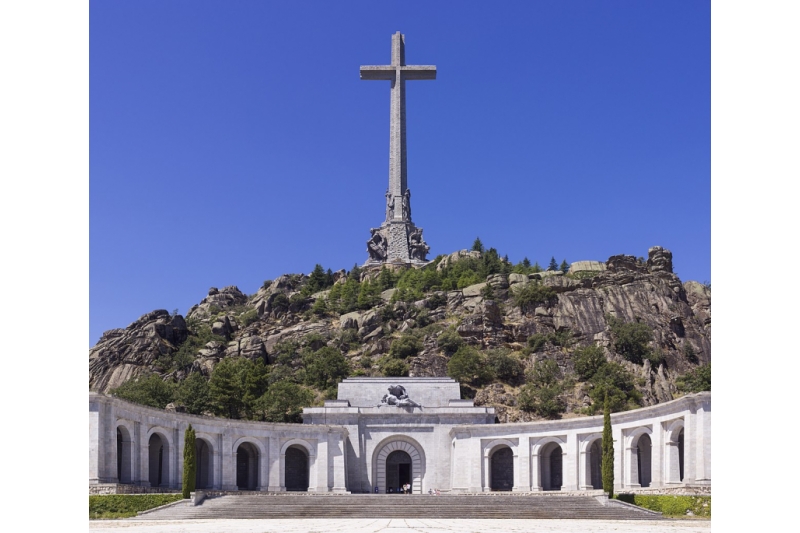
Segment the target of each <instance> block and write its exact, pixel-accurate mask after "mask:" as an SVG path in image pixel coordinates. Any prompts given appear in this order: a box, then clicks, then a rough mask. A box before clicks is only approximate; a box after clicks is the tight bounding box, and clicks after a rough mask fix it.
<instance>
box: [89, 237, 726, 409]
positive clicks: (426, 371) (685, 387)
mask: <svg viewBox="0 0 800 533" xmlns="http://www.w3.org/2000/svg"><path fill="white" fill-rule="evenodd" d="M473 244H474V246H473V250H472V251H467V250H463V251H461V252H457V253H454V254H451V255H449V256H439V257H437V258H436V259H435V260H434V261H432V262H431V263H429V264H428V265H426V266H423V267H419V268H417V267H413V268H412V267H407V266H396V265H384V266H381V267H363V268H362V267H358V266H354V267H353V268H352V269H351V270H350V271H349V272H348V271H345V270H340V271H338V272H335V273H334V272H332V271H331V270H330V269H325V268H324V267H323V266H322V265H319V264H318V265H316V266H315V267H314V269H313V270H312V272H311V273H310V274H309V275H307V276H306V275H301V274H291V275H284V276H280V277H279V278H277V279H275V280H270V281H269V282H265V283H264V285H263V286H262V287H261V288H260V289H259V290H258V292H256V293H255V294H253V295H250V296H247V295H244V294H243V293H241V291H239V290H238V289H237V288H236V287H225V288H223V289H221V290H217V289H215V288H212V289H211V290H210V291H209V295H208V296H207V297H206V298H205V299H204V300H203V301H202V302H201V303H200V304H198V305H196V306H194V307H193V308H192V309H191V310H190V312H189V313H188V315H187V318H186V320H185V321H184V318H183V317H182V316H180V315H178V314H177V313H175V312H173V313H172V314H170V313H168V312H166V311H161V310H159V311H154V312H151V313H148V314H147V315H144V316H143V317H142V318H140V319H139V320H138V321H136V322H135V323H133V324H131V325H130V326H128V328H126V329H119V330H112V331H110V332H106V333H105V334H104V335H103V338H102V339H101V340H100V342H99V343H98V344H97V346H95V347H94V348H93V349H92V350H91V351H90V365H89V366H90V388H92V389H94V390H100V391H103V392H111V393H112V394H114V395H116V396H118V397H120V398H124V399H127V400H130V401H133V402H136V403H140V404H144V405H149V406H152V407H157V408H164V407H166V406H167V405H169V404H173V405H174V406H175V408H176V409H178V410H183V411H186V412H189V413H193V414H208V415H216V416H224V417H229V418H240V419H251V420H266V421H273V422H300V421H301V412H302V407H305V406H312V405H320V404H321V402H322V401H323V400H324V399H325V398H330V397H333V396H334V395H335V394H336V384H337V383H338V382H340V381H341V380H342V379H344V378H346V377H347V376H350V375H357V376H408V375H411V376H444V375H449V376H451V377H453V378H455V379H457V380H459V381H460V382H461V383H462V385H463V388H462V391H463V393H464V394H465V395H466V396H468V397H474V398H475V399H476V402H478V403H479V404H482V405H492V406H494V407H495V408H496V409H497V413H498V418H499V419H500V420H501V421H524V420H535V419H539V418H557V417H562V416H575V415H578V414H593V413H597V412H598V411H599V410H600V409H602V407H603V404H604V400H605V398H606V397H608V403H609V409H610V410H611V411H612V412H614V411H619V410H625V409H631V408H635V407H639V406H642V405H652V404H654V403H659V402H663V401H668V400H670V399H672V398H674V397H675V395H679V394H684V393H691V392H697V391H703V390H710V340H709V339H710V289H708V288H706V287H703V286H702V285H700V284H697V283H694V282H687V284H686V290H683V289H682V288H681V282H680V280H679V279H678V278H677V276H675V275H674V274H672V273H671V254H670V256H669V258H668V257H667V256H666V255H664V254H663V251H662V250H663V249H660V248H658V249H652V250H651V255H652V257H651V258H650V259H648V260H647V261H643V260H637V259H636V258H635V257H633V256H614V257H612V258H610V259H609V261H608V263H607V270H603V271H591V272H587V271H580V270H578V271H577V272H574V273H569V274H566V275H565V274H564V272H565V271H568V270H569V265H567V264H566V261H563V262H562V263H561V265H558V264H556V261H555V258H554V257H553V258H552V259H551V261H550V264H549V265H548V267H549V268H551V267H553V271H551V272H550V273H542V269H541V267H539V265H538V263H537V262H534V263H533V264H531V261H530V260H529V259H528V258H524V259H523V260H522V261H520V262H519V263H517V264H512V263H510V262H509V261H508V259H507V257H504V256H501V255H500V254H499V253H498V252H497V250H495V249H494V248H491V247H485V246H484V245H483V243H482V242H480V239H476V242H475V243H473ZM653 254H655V255H653ZM658 254H661V255H658ZM667 259H669V261H667ZM651 264H652V265H658V268H657V270H654V272H652V273H651V272H650V271H649V270H648V269H649V268H650V266H649V265H651ZM479 284H480V285H479ZM691 284H693V285H691ZM345 315H346V316H345ZM145 332H147V333H145ZM120 365H127V366H128V368H126V369H125V370H124V371H122V372H120V371H115V369H118V368H119V367H120ZM118 376H134V377H133V378H132V379H129V380H128V381H126V382H121V381H118V379H119V378H118ZM489 389H491V390H493V391H495V392H492V393H489V392H483V391H489Z"/></svg>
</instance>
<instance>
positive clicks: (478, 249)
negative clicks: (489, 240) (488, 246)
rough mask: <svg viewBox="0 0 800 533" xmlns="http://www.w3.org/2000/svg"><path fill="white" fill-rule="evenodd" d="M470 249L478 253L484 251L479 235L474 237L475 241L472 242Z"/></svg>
mask: <svg viewBox="0 0 800 533" xmlns="http://www.w3.org/2000/svg"><path fill="white" fill-rule="evenodd" d="M472 251H473V252H480V253H483V252H484V251H485V248H484V247H483V243H482V242H481V238H480V237H476V238H475V242H473V243H472Z"/></svg>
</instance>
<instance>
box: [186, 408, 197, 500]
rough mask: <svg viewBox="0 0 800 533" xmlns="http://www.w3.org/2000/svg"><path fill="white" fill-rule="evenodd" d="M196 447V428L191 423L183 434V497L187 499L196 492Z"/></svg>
mask: <svg viewBox="0 0 800 533" xmlns="http://www.w3.org/2000/svg"><path fill="white" fill-rule="evenodd" d="M194 447H195V435H194V429H192V425H191V424H189V427H188V428H186V433H184V436H183V497H184V498H187V499H188V498H189V494H190V493H192V492H194V484H195V476H196V475H197V457H196V456H195V449H194Z"/></svg>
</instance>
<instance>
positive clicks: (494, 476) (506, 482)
mask: <svg viewBox="0 0 800 533" xmlns="http://www.w3.org/2000/svg"><path fill="white" fill-rule="evenodd" d="M490 461H491V465H490V467H489V468H490V469H491V479H490V481H489V487H490V488H491V489H492V490H498V491H510V490H511V489H513V488H514V452H512V451H511V448H509V447H508V446H503V447H502V448H500V449H496V450H495V451H494V452H493V453H492V457H491V460H490Z"/></svg>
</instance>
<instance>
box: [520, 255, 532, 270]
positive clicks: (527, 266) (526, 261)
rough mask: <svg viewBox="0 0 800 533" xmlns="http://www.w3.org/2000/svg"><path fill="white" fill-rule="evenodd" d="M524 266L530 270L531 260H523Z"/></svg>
mask: <svg viewBox="0 0 800 533" xmlns="http://www.w3.org/2000/svg"><path fill="white" fill-rule="evenodd" d="M522 266H524V267H525V268H530V267H531V260H530V259H528V258H527V257H525V258H523V259H522Z"/></svg>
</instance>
